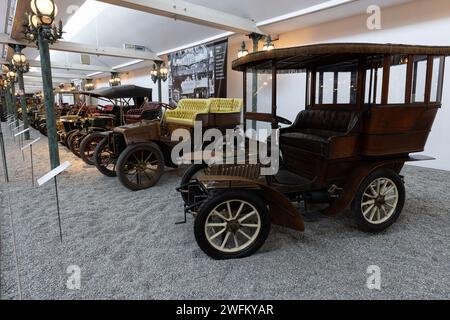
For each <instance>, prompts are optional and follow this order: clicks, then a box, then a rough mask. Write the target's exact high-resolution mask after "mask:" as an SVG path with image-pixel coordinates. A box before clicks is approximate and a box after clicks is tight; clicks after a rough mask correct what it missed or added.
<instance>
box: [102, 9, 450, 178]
mask: <svg viewBox="0 0 450 320" xmlns="http://www.w3.org/2000/svg"><path fill="white" fill-rule="evenodd" d="M373 3H374V4H376V3H377V1H376V0H374V1H373ZM381 13H382V29H381V30H375V31H370V30H368V29H367V27H366V20H367V17H368V15H359V16H354V17H350V18H346V19H342V20H337V21H334V22H329V23H325V24H321V25H316V26H313V27H308V28H304V29H300V30H296V31H292V32H288V33H284V34H280V39H279V40H278V41H276V42H275V45H276V47H277V48H281V47H291V46H298V45H303V44H311V43H319V42H374V43H403V44H422V45H450V36H449V35H450V1H448V0H418V1H415V2H411V3H408V4H404V5H399V6H396V7H391V8H388V9H383V10H382V12H381ZM330 14H332V10H330ZM241 39H242V37H241V36H239V37H235V38H234V39H230V42H229V44H230V45H229V49H228V61H229V63H228V79H227V95H228V97H236V98H242V74H241V73H240V72H235V71H232V70H231V61H232V60H234V59H236V56H237V52H238V50H239V47H240V44H241V42H240V41H241ZM246 43H247V48H248V49H249V51H251V43H250V41H249V40H248V39H247V41H246ZM260 46H262V43H261V44H260ZM449 63H450V59H447V72H446V77H445V84H444V97H443V107H442V109H441V110H440V112H439V113H438V117H437V119H436V121H435V123H434V126H433V131H432V133H431V135H430V137H429V139H428V143H427V146H426V150H425V152H424V153H425V154H427V155H430V156H433V157H436V158H437V160H434V161H427V162H422V163H416V164H418V165H421V166H425V167H431V168H438V169H443V170H449V171H450V142H449V141H450V65H449ZM149 73H150V69H149V68H146V69H142V70H137V71H131V72H129V73H128V74H125V73H124V74H121V78H122V83H123V84H136V85H140V86H144V87H151V88H153V90H154V91H153V92H154V94H153V99H154V100H157V98H158V96H157V86H156V85H155V84H153V82H152V81H151V79H150V75H149ZM300 79H302V78H301V77H300V76H299V75H290V76H289V75H283V76H279V79H278V101H277V104H278V106H279V115H280V116H283V117H286V118H288V119H291V120H293V119H294V118H295V116H296V115H297V114H298V112H299V111H300V110H301V109H302V108H304V92H303V90H304V86H303V85H302V80H300ZM100 86H108V79H106V78H105V79H102V80H101V81H97V83H96V88H98V87H100ZM265 96H266V99H270V95H265ZM260 99H264V97H263V96H260ZM167 100H168V85H167V82H166V83H163V101H165V102H167ZM267 103H269V101H261V104H264V105H267ZM269 104H270V103H269Z"/></svg>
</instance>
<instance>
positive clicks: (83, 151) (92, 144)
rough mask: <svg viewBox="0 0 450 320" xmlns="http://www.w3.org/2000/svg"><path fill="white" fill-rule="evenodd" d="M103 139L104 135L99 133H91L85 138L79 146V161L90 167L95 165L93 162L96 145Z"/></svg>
mask: <svg viewBox="0 0 450 320" xmlns="http://www.w3.org/2000/svg"><path fill="white" fill-rule="evenodd" d="M104 138H105V136H104V135H102V134H100V133H95V132H94V133H91V134H90V135H88V136H86V137H85V138H84V139H83V140H82V141H81V144H80V156H81V159H82V160H83V161H84V162H85V163H86V164H89V165H91V166H93V165H94V164H95V161H94V152H95V148H97V145H98V144H99V143H100V141H102V140H103V139H104Z"/></svg>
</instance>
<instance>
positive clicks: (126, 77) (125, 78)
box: [95, 68, 169, 103]
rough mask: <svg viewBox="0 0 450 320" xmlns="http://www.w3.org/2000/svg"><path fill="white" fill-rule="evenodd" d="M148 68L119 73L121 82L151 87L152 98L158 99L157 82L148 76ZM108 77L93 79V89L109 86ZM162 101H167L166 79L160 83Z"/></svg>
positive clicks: (167, 88)
mask: <svg viewBox="0 0 450 320" xmlns="http://www.w3.org/2000/svg"><path fill="white" fill-rule="evenodd" d="M150 70H151V68H143V69H140V70H133V71H128V72H124V73H120V79H121V83H122V84H123V85H125V84H134V85H136V86H140V87H144V88H152V89H153V91H152V95H153V97H152V99H153V101H158V84H157V83H156V84H155V83H153V81H152V79H151V77H150ZM109 79H110V78H109V77H107V78H101V79H97V80H96V81H95V89H99V88H102V87H109ZM162 101H163V102H166V103H168V102H169V86H168V82H167V81H166V82H163V83H162Z"/></svg>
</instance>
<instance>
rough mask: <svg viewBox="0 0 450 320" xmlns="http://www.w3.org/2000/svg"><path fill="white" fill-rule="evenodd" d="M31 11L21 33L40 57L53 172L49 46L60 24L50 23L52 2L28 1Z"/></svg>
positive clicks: (57, 35) (56, 152)
mask: <svg viewBox="0 0 450 320" xmlns="http://www.w3.org/2000/svg"><path fill="white" fill-rule="evenodd" d="M31 10H32V11H33V12H32V13H31V14H28V21H27V22H26V23H25V24H24V33H25V38H26V39H28V40H29V41H30V42H36V44H37V46H38V48H39V53H40V56H41V70H42V83H43V89H44V105H45V112H46V117H47V119H46V120H47V134H48V146H49V153H50V164H51V168H52V169H54V168H56V167H57V166H59V150H58V140H57V136H56V115H55V106H54V105H55V96H54V94H53V80H52V69H51V63H50V51H49V43H50V44H52V43H55V42H56V41H57V40H59V39H61V38H62V35H63V30H62V21H61V20H60V21H59V24H58V26H56V25H55V24H54V21H55V16H56V15H57V13H58V9H57V7H56V5H55V2H54V1H53V0H31Z"/></svg>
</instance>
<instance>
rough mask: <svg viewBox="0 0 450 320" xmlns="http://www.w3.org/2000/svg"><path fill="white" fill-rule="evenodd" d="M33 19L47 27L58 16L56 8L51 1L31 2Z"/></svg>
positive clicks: (39, 0) (33, 0)
mask: <svg viewBox="0 0 450 320" xmlns="http://www.w3.org/2000/svg"><path fill="white" fill-rule="evenodd" d="M31 10H32V11H33V13H34V17H36V19H37V20H40V21H39V22H40V23H42V24H43V25H46V26H49V25H51V24H52V23H53V20H54V19H55V16H56V15H57V14H58V7H57V6H56V4H55V2H54V1H53V0H31Z"/></svg>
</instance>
